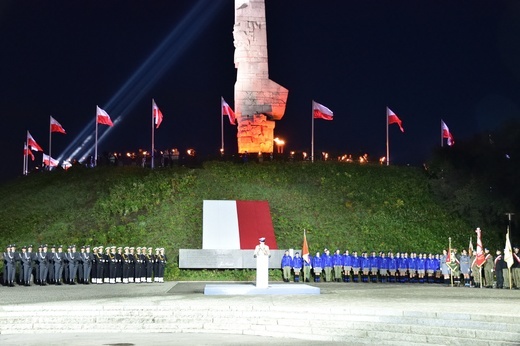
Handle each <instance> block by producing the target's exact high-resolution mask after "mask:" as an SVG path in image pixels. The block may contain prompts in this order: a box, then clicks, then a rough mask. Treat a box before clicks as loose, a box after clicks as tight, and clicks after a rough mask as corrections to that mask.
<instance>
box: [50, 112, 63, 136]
mask: <svg viewBox="0 0 520 346" xmlns="http://www.w3.org/2000/svg"><path fill="white" fill-rule="evenodd" d="M51 132H59V133H63V134H66V132H65V129H64V128H63V126H61V124H60V123H59V122H57V121H56V119H54V118H53V117H52V116H51Z"/></svg>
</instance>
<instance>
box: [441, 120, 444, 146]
mask: <svg viewBox="0 0 520 346" xmlns="http://www.w3.org/2000/svg"><path fill="white" fill-rule="evenodd" d="M441 148H444V138H443V134H442V119H441Z"/></svg>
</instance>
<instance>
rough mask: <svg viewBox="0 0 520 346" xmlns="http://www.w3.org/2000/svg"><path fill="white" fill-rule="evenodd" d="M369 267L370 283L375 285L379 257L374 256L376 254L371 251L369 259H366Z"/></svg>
mask: <svg viewBox="0 0 520 346" xmlns="http://www.w3.org/2000/svg"><path fill="white" fill-rule="evenodd" d="M368 262H369V267H370V273H369V275H370V281H371V282H375V283H377V275H378V272H379V257H377V256H376V252H375V251H372V252H371V253H370V257H369V258H368Z"/></svg>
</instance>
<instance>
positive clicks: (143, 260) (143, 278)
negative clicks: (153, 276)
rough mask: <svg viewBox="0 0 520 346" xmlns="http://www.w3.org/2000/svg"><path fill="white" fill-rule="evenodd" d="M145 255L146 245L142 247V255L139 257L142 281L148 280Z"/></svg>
mask: <svg viewBox="0 0 520 346" xmlns="http://www.w3.org/2000/svg"><path fill="white" fill-rule="evenodd" d="M145 257H146V247H144V246H143V247H141V256H139V258H140V259H141V282H142V283H145V282H146V263H145Z"/></svg>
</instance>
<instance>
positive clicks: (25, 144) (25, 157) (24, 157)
mask: <svg viewBox="0 0 520 346" xmlns="http://www.w3.org/2000/svg"><path fill="white" fill-rule="evenodd" d="M26 148H27V149H26ZM28 151H29V147H28V146H27V142H24V144H23V170H22V175H27V171H26V169H25V164H26V160H27V158H28V157H27V156H28Z"/></svg>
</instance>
